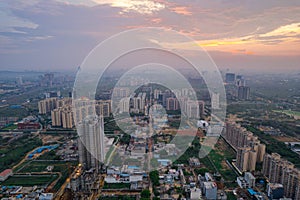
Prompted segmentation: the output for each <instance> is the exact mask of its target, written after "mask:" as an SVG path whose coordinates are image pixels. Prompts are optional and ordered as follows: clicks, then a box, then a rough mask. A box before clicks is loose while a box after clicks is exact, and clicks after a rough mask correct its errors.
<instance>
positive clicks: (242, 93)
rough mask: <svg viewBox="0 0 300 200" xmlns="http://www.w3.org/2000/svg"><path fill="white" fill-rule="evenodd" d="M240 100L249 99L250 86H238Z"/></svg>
mask: <svg viewBox="0 0 300 200" xmlns="http://www.w3.org/2000/svg"><path fill="white" fill-rule="evenodd" d="M237 97H238V99H239V100H249V98H250V88H249V87H246V86H238V95H237Z"/></svg>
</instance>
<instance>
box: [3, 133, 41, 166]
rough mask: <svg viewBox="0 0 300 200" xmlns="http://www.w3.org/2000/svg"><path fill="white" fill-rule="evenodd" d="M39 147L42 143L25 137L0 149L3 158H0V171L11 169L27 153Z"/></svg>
mask: <svg viewBox="0 0 300 200" xmlns="http://www.w3.org/2000/svg"><path fill="white" fill-rule="evenodd" d="M41 145H42V142H41V140H40V139H39V138H37V137H35V138H32V137H31V136H29V135H26V136H24V137H22V138H19V139H18V140H16V141H14V142H12V143H10V144H9V145H6V146H5V147H3V148H1V154H2V155H3V156H1V157H0V163H1V165H0V171H3V170H5V169H7V168H12V167H13V166H14V165H16V164H17V163H18V162H20V161H21V160H22V159H23V158H24V156H25V155H26V154H27V153H28V152H29V151H31V150H32V149H34V148H36V147H38V146H41Z"/></svg>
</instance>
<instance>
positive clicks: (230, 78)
mask: <svg viewBox="0 0 300 200" xmlns="http://www.w3.org/2000/svg"><path fill="white" fill-rule="evenodd" d="M225 82H226V83H235V74H234V73H226V74H225Z"/></svg>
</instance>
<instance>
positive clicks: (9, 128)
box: [1, 124, 18, 131]
mask: <svg viewBox="0 0 300 200" xmlns="http://www.w3.org/2000/svg"><path fill="white" fill-rule="evenodd" d="M16 128H18V126H17V125H15V124H11V125H9V126H6V127H5V128H2V129H1V130H7V131H9V130H14V129H16Z"/></svg>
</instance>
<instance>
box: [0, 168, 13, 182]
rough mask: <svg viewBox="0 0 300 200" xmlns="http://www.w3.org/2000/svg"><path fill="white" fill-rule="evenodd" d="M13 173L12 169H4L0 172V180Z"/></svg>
mask: <svg viewBox="0 0 300 200" xmlns="http://www.w3.org/2000/svg"><path fill="white" fill-rule="evenodd" d="M12 175H13V171H12V170H11V169H6V170H4V171H3V172H1V173H0V181H5V180H6V179H7V178H8V177H10V176H12Z"/></svg>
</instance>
